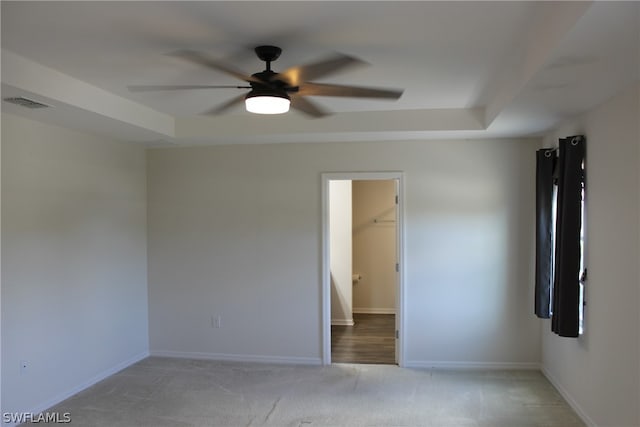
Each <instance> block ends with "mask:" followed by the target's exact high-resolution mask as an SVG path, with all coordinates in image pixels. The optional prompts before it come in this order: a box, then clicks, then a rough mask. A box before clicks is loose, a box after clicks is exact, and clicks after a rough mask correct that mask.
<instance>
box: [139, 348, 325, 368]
mask: <svg viewBox="0 0 640 427" xmlns="http://www.w3.org/2000/svg"><path fill="white" fill-rule="evenodd" d="M151 356H158V357H174V358H177V359H200V360H220V361H228V362H252V363H275V364H287V365H321V364H322V359H321V358H319V357H288V356H260V355H253V354H229V353H202V352H189V351H170V350H152V351H151Z"/></svg>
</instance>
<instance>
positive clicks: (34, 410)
mask: <svg viewBox="0 0 640 427" xmlns="http://www.w3.org/2000/svg"><path fill="white" fill-rule="evenodd" d="M147 357H149V352H147V351H144V352H142V353H140V354H137V355H136V356H134V357H132V358H130V359H127V360H125V361H123V362H120V363H118V364H117V365H114V366H112V367H111V368H108V369H106V370H104V371H102V372H100V373H99V374H97V375H95V376H93V377H91V378H90V379H89V380H87V381H84V382H82V383H81V384H80V385H78V386H76V387H73V388H71V389H69V390H67V391H65V392H64V393H61V394H59V395H57V396H55V397H54V398H52V399H49V400H47V401H46V402H43V403H41V404H39V405H37V406H36V407H35V408H32V409H31V410H30V411H27V412H28V413H31V414H39V413H41V412H44V411H46V410H47V409H49V408H51V407H52V406H55V405H57V404H58V403H60V402H62V401H63V400H66V399H68V398H70V397H71V396H73V395H74V394H77V393H80V392H81V391H82V390H85V389H87V388H89V387H91V386H92V385H94V384H96V383H98V382H100V381H102V380H104V379H105V378H107V377H110V376H111V375H113V374H116V373H118V372H120V371H122V370H123V369H125V368H128V367H129V366H131V365H133V364H134V363H137V362H139V361H141V360H142V359H145V358H147ZM72 416H73V414H72ZM15 425H17V424H3V426H7V427H13V426H15Z"/></svg>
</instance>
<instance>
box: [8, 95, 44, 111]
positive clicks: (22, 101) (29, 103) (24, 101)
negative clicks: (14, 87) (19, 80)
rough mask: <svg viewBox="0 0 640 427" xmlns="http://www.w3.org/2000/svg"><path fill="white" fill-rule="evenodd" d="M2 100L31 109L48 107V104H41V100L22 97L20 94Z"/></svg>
mask: <svg viewBox="0 0 640 427" xmlns="http://www.w3.org/2000/svg"><path fill="white" fill-rule="evenodd" d="M4 100H5V101H6V102H9V103H11V104H16V105H21V106H23V107H26V108H31V109H35V108H48V107H49V105H46V104H43V103H41V102H37V101H34V100H32V99H28V98H24V97H22V96H16V97H11V98H4Z"/></svg>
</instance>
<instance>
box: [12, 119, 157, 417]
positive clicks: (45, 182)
mask: <svg viewBox="0 0 640 427" xmlns="http://www.w3.org/2000/svg"><path fill="white" fill-rule="evenodd" d="M145 175H146V168H145V153H144V149H143V148H141V147H136V146H134V145H131V144H125V143H119V142H115V141H113V140H109V139H106V138H99V137H95V136H91V135H87V134H84V133H80V132H75V131H71V130H68V129H64V128H60V127H56V126H51V125H46V124H43V123H40V122H36V121H32V120H28V119H25V118H21V117H17V116H13V115H9V114H2V397H3V400H2V404H3V407H2V412H31V411H39V410H44V409H46V408H48V407H49V406H51V405H52V404H54V403H57V402H58V401H59V400H61V399H64V398H66V397H69V395H70V394H73V393H75V392H77V391H79V390H80V389H82V388H84V387H86V386H88V385H90V384H91V383H92V382H95V381H97V380H99V379H101V378H102V377H104V376H105V375H109V374H111V373H113V372H115V371H117V370H118V369H121V368H122V367H124V366H127V365H128V364H130V363H132V362H133V361H137V360H138V359H139V358H141V357H145V356H146V355H147V354H148V353H147V352H148V316H147V301H148V299H147V267H146V264H147V256H146V244H147V235H146V179H145ZM22 360H25V361H27V364H28V368H27V371H26V373H24V374H21V373H20V369H19V366H20V361H22Z"/></svg>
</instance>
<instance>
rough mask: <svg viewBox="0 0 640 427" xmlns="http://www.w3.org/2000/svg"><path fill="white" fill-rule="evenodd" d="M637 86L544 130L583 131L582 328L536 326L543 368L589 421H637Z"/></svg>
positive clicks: (553, 140) (608, 426)
mask: <svg viewBox="0 0 640 427" xmlns="http://www.w3.org/2000/svg"><path fill="white" fill-rule="evenodd" d="M639 103H640V87H639V86H635V87H632V88H629V89H628V90H626V91H625V92H623V93H621V94H619V95H618V96H616V97H614V98H613V99H611V100H609V101H608V102H606V103H604V104H603V105H602V106H600V107H598V108H596V109H595V110H593V111H591V112H588V113H586V114H583V115H582V116H580V117H577V118H575V119H573V120H570V121H567V122H565V123H563V124H562V125H561V126H560V127H558V128H557V129H556V130H554V131H553V132H550V133H549V134H548V135H547V137H546V138H545V144H546V145H547V146H552V145H557V140H558V138H561V137H565V136H570V135H577V134H583V135H585V136H586V139H587V143H586V144H587V155H586V168H587V171H586V173H587V195H586V201H585V204H586V225H587V228H586V242H587V248H586V256H587V263H586V264H587V268H588V271H589V277H588V282H587V284H586V289H585V299H586V301H587V306H586V308H585V332H584V335H583V336H582V337H580V338H579V339H570V338H560V337H558V336H556V335H554V334H552V333H551V331H550V324H549V322H548V321H545V322H544V327H543V331H544V333H543V340H542V349H543V353H542V354H543V368H544V370H545V373H546V374H547V375H548V376H549V377H550V378H551V379H552V380H553V381H554V382H555V384H556V385H557V386H558V387H559V388H560V389H561V390H562V391H563V392H564V393H565V396H566V397H567V398H568V400H569V401H570V402H571V403H573V405H574V407H575V408H576V409H577V410H578V411H579V412H581V414H582V415H583V416H584V417H585V419H586V420H587V421H588V423H589V424H590V425H594V426H596V425H597V426H603V427H617V426H637V425H640V414H639V409H638V408H639V405H638V402H640V354H639V350H640V348H639V347H640V342H639V340H638V325H639V324H640V319H639V317H638V313H640V311H639V310H638V302H639V298H640V292H639V288H640V273H639V270H638V258H639V257H640V244H639V241H640V227H639V221H638V217H639V215H640V209H639V190H638V189H639V188H640V183H639V181H638V180H639V177H640V176H639V174H638V170H639V169H640V159H639V155H640V150H639V144H640V131H639V129H638V117H640V108H639Z"/></svg>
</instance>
